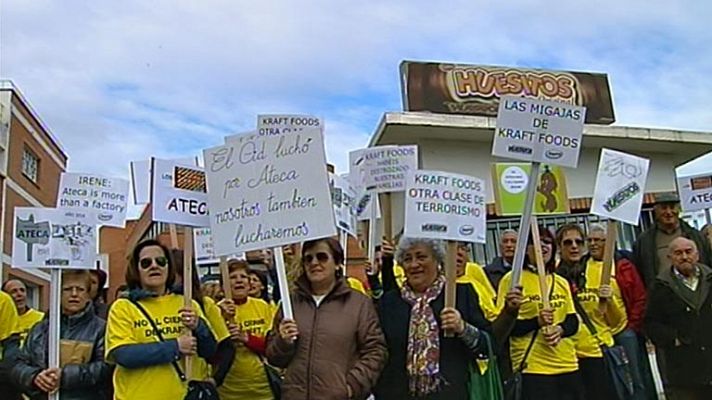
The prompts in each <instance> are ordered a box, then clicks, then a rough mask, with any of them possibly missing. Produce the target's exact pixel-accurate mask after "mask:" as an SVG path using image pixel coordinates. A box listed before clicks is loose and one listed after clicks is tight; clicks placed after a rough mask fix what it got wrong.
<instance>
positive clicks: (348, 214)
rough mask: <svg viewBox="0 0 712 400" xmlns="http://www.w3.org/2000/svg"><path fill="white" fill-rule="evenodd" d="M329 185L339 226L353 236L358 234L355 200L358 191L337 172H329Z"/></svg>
mask: <svg viewBox="0 0 712 400" xmlns="http://www.w3.org/2000/svg"><path fill="white" fill-rule="evenodd" d="M329 187H330V188H331V202H332V204H333V206H334V216H335V217H336V225H337V227H338V228H339V229H340V230H342V231H345V232H347V233H348V234H349V235H351V236H356V224H357V221H356V214H355V212H354V201H355V200H356V193H355V192H354V190H353V188H352V187H351V183H350V182H349V181H348V180H347V179H344V178H343V177H341V176H339V175H336V174H331V173H330V174H329Z"/></svg>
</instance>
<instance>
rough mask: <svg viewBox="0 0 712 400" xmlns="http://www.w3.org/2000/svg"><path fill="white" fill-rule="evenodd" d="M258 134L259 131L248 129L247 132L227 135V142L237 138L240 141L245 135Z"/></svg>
mask: <svg viewBox="0 0 712 400" xmlns="http://www.w3.org/2000/svg"><path fill="white" fill-rule="evenodd" d="M256 134H257V131H247V132H240V133H236V134H234V135H229V136H225V143H232V142H234V141H235V140H237V141H238V142H239V141H240V138H241V137H243V136H245V135H256Z"/></svg>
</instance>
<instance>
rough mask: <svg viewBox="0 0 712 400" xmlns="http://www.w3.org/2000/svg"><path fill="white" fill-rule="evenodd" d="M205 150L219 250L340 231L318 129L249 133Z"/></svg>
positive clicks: (263, 245) (226, 252)
mask: <svg viewBox="0 0 712 400" xmlns="http://www.w3.org/2000/svg"><path fill="white" fill-rule="evenodd" d="M203 154H204V159H205V165H206V168H205V170H206V174H207V183H208V201H209V204H210V213H211V215H210V227H211V230H212V232H213V241H214V246H215V254H216V255H217V256H225V255H229V254H234V253H240V252H245V251H250V250H258V249H264V248H268V247H275V246H280V245H283V244H288V243H294V242H301V241H304V240H310V239H317V238H323V237H327V236H334V235H335V234H336V225H335V222H334V212H333V208H332V205H331V193H330V190H329V181H328V177H327V172H326V156H325V153H324V140H323V137H322V134H321V131H319V130H318V129H305V130H303V131H300V132H296V133H294V134H290V135H259V134H257V135H245V136H244V137H243V138H242V139H241V140H238V141H234V142H232V143H228V144H225V145H222V146H217V147H213V148H210V149H206V150H204V151H203Z"/></svg>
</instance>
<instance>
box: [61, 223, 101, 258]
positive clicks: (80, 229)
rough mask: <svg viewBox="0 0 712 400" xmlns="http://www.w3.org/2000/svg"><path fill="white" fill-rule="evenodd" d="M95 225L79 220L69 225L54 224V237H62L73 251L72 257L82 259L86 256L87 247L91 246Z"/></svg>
mask: <svg viewBox="0 0 712 400" xmlns="http://www.w3.org/2000/svg"><path fill="white" fill-rule="evenodd" d="M93 229H94V227H92V226H89V225H86V224H82V223H81V222H77V223H76V224H69V225H53V226H52V238H53V239H61V240H62V241H63V242H64V244H65V245H66V246H69V249H70V251H71V254H70V259H71V260H72V261H80V260H83V259H85V258H86V256H85V254H83V253H84V252H85V249H87V248H90V247H91V243H90V241H89V239H90V238H91V235H92V230H93Z"/></svg>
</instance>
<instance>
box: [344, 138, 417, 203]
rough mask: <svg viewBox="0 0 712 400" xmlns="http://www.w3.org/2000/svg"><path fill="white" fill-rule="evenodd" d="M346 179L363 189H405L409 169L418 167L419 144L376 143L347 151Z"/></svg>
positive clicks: (375, 191) (367, 190)
mask: <svg viewBox="0 0 712 400" xmlns="http://www.w3.org/2000/svg"><path fill="white" fill-rule="evenodd" d="M349 164H350V168H351V170H350V171H349V178H350V179H351V182H352V183H354V184H355V185H356V186H357V193H358V192H359V190H358V188H361V189H362V190H363V191H366V192H374V193H388V192H402V191H404V190H405V185H406V176H407V174H408V172H410V171H414V170H416V169H418V146H416V145H406V146H378V147H369V148H366V149H359V150H355V151H352V152H350V153H349Z"/></svg>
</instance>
